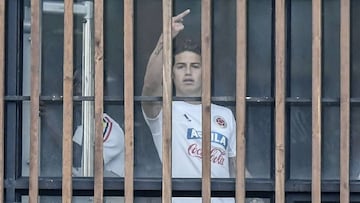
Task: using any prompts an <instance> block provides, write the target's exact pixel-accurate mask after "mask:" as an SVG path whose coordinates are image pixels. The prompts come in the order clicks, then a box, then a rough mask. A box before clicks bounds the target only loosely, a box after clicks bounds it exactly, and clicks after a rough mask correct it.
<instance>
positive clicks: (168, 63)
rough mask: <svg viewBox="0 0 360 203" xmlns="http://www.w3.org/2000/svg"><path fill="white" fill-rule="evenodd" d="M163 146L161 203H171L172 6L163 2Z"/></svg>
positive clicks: (168, 2)
mask: <svg viewBox="0 0 360 203" xmlns="http://www.w3.org/2000/svg"><path fill="white" fill-rule="evenodd" d="M162 3H163V42H164V45H163V46H164V48H163V50H164V51H163V63H164V64H163V67H164V68H163V126H162V128H163V129H162V130H163V132H162V134H163V142H162V143H163V144H162V159H163V162H162V164H163V166H162V176H163V181H162V195H163V196H162V202H163V203H168V202H171V196H172V180H171V178H172V170H171V168H172V151H171V149H172V78H171V72H172V71H171V70H172V32H171V29H172V6H173V3H172V1H171V0H170V1H169V0H163V2H162Z"/></svg>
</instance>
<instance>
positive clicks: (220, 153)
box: [142, 9, 236, 203]
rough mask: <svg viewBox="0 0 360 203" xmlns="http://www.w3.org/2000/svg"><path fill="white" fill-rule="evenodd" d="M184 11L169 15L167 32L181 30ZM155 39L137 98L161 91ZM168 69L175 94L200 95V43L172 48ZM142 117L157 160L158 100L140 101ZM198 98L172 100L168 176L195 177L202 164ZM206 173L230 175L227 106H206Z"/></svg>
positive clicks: (231, 136) (231, 125)
mask: <svg viewBox="0 0 360 203" xmlns="http://www.w3.org/2000/svg"><path fill="white" fill-rule="evenodd" d="M189 13H190V10H189V9H188V10H185V11H184V12H182V13H180V14H179V15H177V16H175V17H173V19H172V21H173V24H172V32H173V33H172V35H173V38H174V37H176V36H177V35H178V34H179V32H181V31H182V30H183V29H184V24H183V18H184V17H185V16H186V15H188V14H189ZM162 40H163V39H162V37H160V39H159V41H158V43H157V45H156V47H155V49H154V51H153V52H152V54H151V56H150V58H149V61H148V64H147V67H146V73H145V77H144V86H143V90H142V95H143V96H161V95H162V80H161V79H159V78H161V77H162V68H163V58H162V54H163V52H162V51H163V41H162ZM174 56H175V57H174V65H173V68H172V74H173V83H174V86H175V93H176V96H178V97H200V96H201V88H202V87H201V85H202V82H201V71H202V68H201V53H200V47H199V46H198V45H196V44H195V43H194V42H193V41H191V40H185V41H184V43H183V44H182V45H181V46H176V50H175V53H174ZM142 109H143V114H144V117H145V120H146V122H147V124H148V126H149V128H150V130H151V133H152V136H153V140H154V143H155V146H156V149H157V151H158V154H159V156H160V159H161V160H162V158H161V157H162V104H161V103H160V102H142ZM201 112H202V108H201V102H198V101H195V102H193V101H192V102H184V101H174V102H173V104H172V116H173V118H172V157H173V158H172V159H173V163H172V174H173V177H175V178H200V177H201V163H202V145H201V137H202V131H201V130H202V126H201ZM211 122H212V123H211V176H212V177H213V178H229V177H234V174H235V155H236V122H235V119H234V116H233V114H232V111H231V110H230V109H228V108H225V107H222V106H219V105H215V104H211ZM173 202H201V198H173ZM212 202H213V203H214V202H235V200H234V198H212Z"/></svg>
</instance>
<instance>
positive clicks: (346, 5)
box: [340, 0, 350, 203]
mask: <svg viewBox="0 0 360 203" xmlns="http://www.w3.org/2000/svg"><path fill="white" fill-rule="evenodd" d="M340 11H341V23H340V27H341V28H340V64H341V66H340V135H341V136H340V163H341V164H340V202H341V203H348V202H350V189H349V157H350V0H341V1H340Z"/></svg>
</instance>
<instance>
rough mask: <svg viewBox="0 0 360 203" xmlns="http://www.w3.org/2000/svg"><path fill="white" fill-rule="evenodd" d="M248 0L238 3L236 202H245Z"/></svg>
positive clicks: (240, 0) (241, 0)
mask: <svg viewBox="0 0 360 203" xmlns="http://www.w3.org/2000/svg"><path fill="white" fill-rule="evenodd" d="M246 33H247V0H239V1H237V4H236V126H237V128H236V153H237V155H236V169H237V170H236V202H237V203H245V196H246V190H245V168H246V167H245V165H246V161H245V160H246V158H245V157H246V156H245V154H246V144H245V143H246V138H245V132H246V72H247V70H246V67H247V34H246Z"/></svg>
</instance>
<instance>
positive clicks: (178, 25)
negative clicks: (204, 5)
mask: <svg viewBox="0 0 360 203" xmlns="http://www.w3.org/2000/svg"><path fill="white" fill-rule="evenodd" d="M189 13H190V9H186V10H185V11H183V12H182V13H180V14H179V15H177V16H174V17H173V18H172V37H173V38H174V37H176V36H177V35H178V34H179V32H180V31H182V30H183V29H184V24H183V21H184V17H185V16H187V15H188V14H189Z"/></svg>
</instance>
